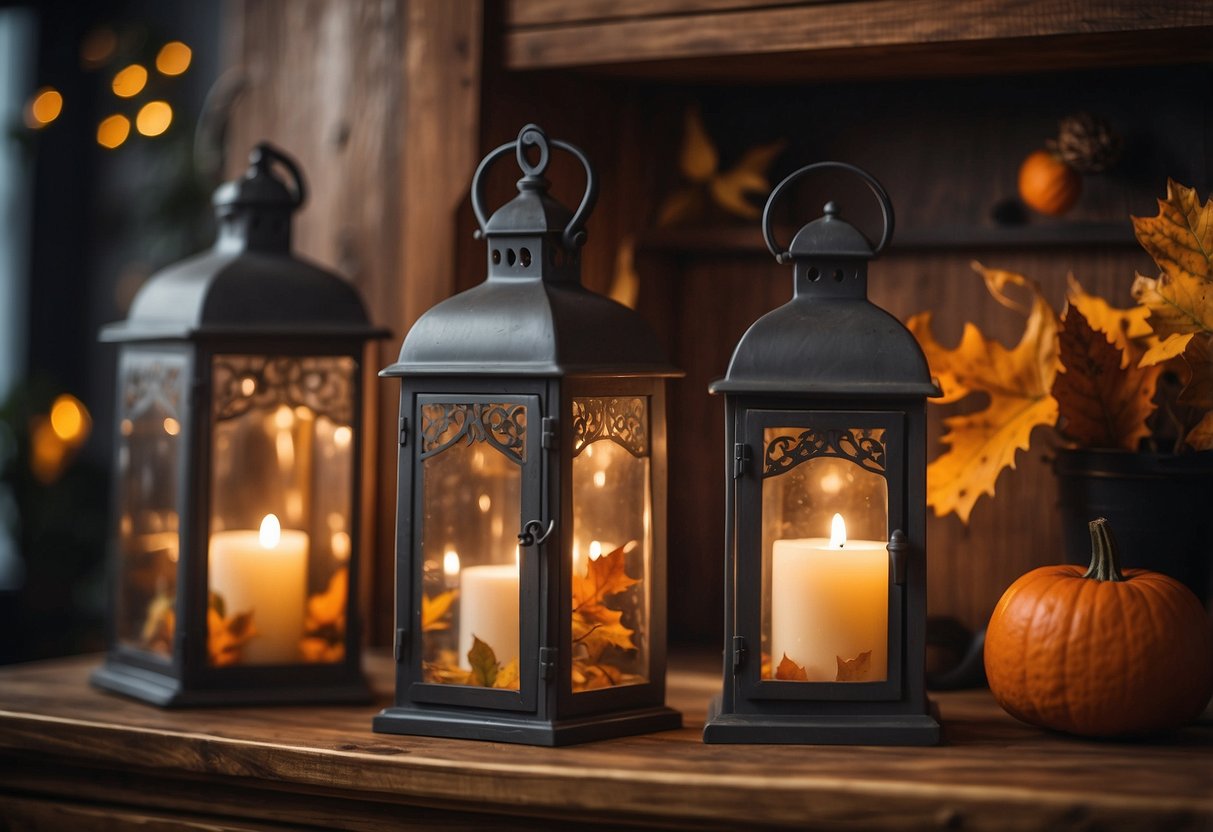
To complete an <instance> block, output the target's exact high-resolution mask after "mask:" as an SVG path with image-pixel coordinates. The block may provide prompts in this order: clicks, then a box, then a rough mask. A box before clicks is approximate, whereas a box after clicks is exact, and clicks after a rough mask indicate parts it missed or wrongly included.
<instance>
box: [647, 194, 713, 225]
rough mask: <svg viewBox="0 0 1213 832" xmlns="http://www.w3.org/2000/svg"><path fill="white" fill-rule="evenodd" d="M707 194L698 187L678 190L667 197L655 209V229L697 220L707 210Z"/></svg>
mask: <svg viewBox="0 0 1213 832" xmlns="http://www.w3.org/2000/svg"><path fill="white" fill-rule="evenodd" d="M707 205H708V201H707V193H706V192H705V191H704V189H703V188H702V187H701V186H699V185H692V186H690V187H686V188H679V189H678V190H676V191H674V192H673V193H672V194H670V195H668V196H667V197H666V198H665V199H664V200H662V202H661V207H660V208H658V209H657V227H658V228H665V227H666V226H670V225H678V224H679V223H684V222H690V221H692V220H696V219H699V218H701V217H702V216H703V214H704V212H705V211H706V210H707Z"/></svg>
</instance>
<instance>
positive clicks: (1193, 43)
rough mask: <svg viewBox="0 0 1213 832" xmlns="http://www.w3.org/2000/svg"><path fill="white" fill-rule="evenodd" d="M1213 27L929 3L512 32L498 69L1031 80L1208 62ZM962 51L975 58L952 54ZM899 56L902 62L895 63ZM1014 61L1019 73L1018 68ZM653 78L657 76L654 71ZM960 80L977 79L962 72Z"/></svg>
mask: <svg viewBox="0 0 1213 832" xmlns="http://www.w3.org/2000/svg"><path fill="white" fill-rule="evenodd" d="M1210 27H1213V6H1210V5H1209V4H1207V3H1204V2H1201V0H1167V2H1159V3H1152V4H1150V5H1149V6H1145V5H1142V4H1126V3H1118V2H1115V0H1088V1H1087V2H1079V3H1075V2H1071V1H1070V0H1035V2H1030V3H1023V2H1017V1H1016V0H971V2H967V3H964V4H959V5H952V6H949V7H948V8H947V11H946V13H941V12H940V7H939V5H938V4H937V3H935V2H933V1H932V0H867V1H866V2H848V3H829V4H824V5H822V4H809V5H804V6H799V7H796V8H786V7H785V8H762V9H753V10H746V11H732V12H709V13H705V14H700V15H695V16H693V17H687V16H672V17H656V18H645V19H635V20H609V21H602V22H595V23H588V24H570V25H563V26H550V27H543V28H536V29H528V28H519V29H513V30H510V31H508V32H507V33H506V34H505V65H506V67H507V68H509V69H543V68H554V67H583V68H584V67H605V66H608V65H638V66H641V65H644V64H647V63H649V62H662V65H663V66H665V70H666V71H668V70H670V69H671V68H672V66H673V64H672V62H678V61H698V63H697V65H696V66H693V67H691V71H692V73H695V72H698V73H700V74H704V73H707V74H711V73H712V72H713V71H714V70H715V71H717V72H719V69H720V67H719V66H717V67H713V66H712V65H711V64H710V62H709V63H707V64H705V63H704V59H719V58H723V57H729V56H738V57H746V58H748V59H750V60H751V61H753V60H754V58H756V57H758V58H759V59H760V60H761V56H767V59H766V61H765V62H766V63H767V65H768V69H767V73H768V76H770V75H772V74H774V75H776V76H781V77H783V78H785V79H786V78H788V77H789V76H790V75H791V76H793V77H803V76H800V75H798V73H796V72H795V71H794V70H793V71H791V72H790V70H791V69H792V68H791V67H790V66H788V65H787V64H785V63H784V62H782V61H776V62H775V64H776V65H772V60H773V56H775V55H779V54H799V55H812V54H815V53H820V54H821V55H822V56H823V58H824V60H822V61H814V62H813V63H812V66H813V67H815V68H816V69H817V70H818V75H819V76H821V77H838V73H839V72H840V71H841V72H842V73H843V74H846V75H849V74H852V73H853V72H856V71H858V72H862V71H863V70H862V64H863V63H865V62H870V61H871V60H873V59H874V58H878V57H879V55H881V54H886V55H888V54H894V56H895V57H894V60H893V61H892V65H890V63H889V62H887V61H886V62H885V64H884V65H883V66H881V67H880V70H879V71H880V73H881V74H884V75H888V74H892V71H891V70H892V67H893V66H896V65H897V64H898V63H900V64H901V65H902V66H903V68H905V69H907V70H910V71H911V72H913V71H914V69H915V66H914V65H915V64H924V62H925V64H926V65H925V66H919V67H918V71H919V72H925V73H932V72H935V71H946V70H947V63H948V62H956V61H959V62H960V63H961V65H962V66H961V67H954V68H953V69H960V68H962V67H963V66H964V65H969V64H970V62H971V59H973V58H980V57H981V55H982V53H985V54H986V55H987V56H989V57H994V58H996V59H997V60H998V61H1000V62H1001V63H1002V64H1003V65H1006V64H1008V63H1009V64H1013V65H1015V66H1016V67H1017V68H1018V69H1026V70H1032V69H1036V70H1039V69H1040V68H1043V67H1042V66H1041V59H1042V54H1041V53H1043V55H1045V56H1051V58H1050V62H1052V63H1054V65H1056V66H1062V65H1075V66H1077V65H1091V63H1090V62H1091V61H1092V60H1094V61H1097V62H1099V63H1100V64H1105V65H1106V64H1107V63H1108V62H1109V57H1108V56H1107V55H1105V54H1104V53H1109V54H1110V55H1115V54H1120V55H1121V56H1122V57H1124V58H1130V57H1131V55H1132V53H1133V52H1136V53H1137V55H1138V57H1137V59H1136V62H1138V63H1148V62H1151V61H1155V60H1177V59H1178V60H1207V59H1208V58H1209V54H1210V46H1209V30H1210ZM1151 32H1154V33H1162V34H1163V35H1164V36H1165V37H1164V38H1163V40H1162V42H1160V41H1159V39H1150V38H1147V37H1146V36H1147V35H1148V34H1149V33H1151ZM1188 35H1191V36H1192V37H1188ZM1068 38H1074V39H1076V42H1077V43H1079V45H1080V46H1081V49H1074V50H1070V51H1071V54H1070V55H1069V58H1070V60H1071V61H1073V63H1071V64H1056V63H1055V62H1056V61H1058V60H1061V59H1064V58H1065V55H1066V51H1067V50H1069V47H1067V46H1066V40H1067V39H1068ZM1193 38H1195V40H1193ZM1017 41H1019V43H1018V45H1017V48H1014V49H1013V48H995V49H991V47H990V44H991V43H992V42H998V43H1002V44H1006V45H1007V46H1008V47H1009V46H1011V45H1012V44H1015V43H1016V42H1017ZM1167 43H1169V48H1167V46H1166V44H1167ZM965 44H969V45H971V46H975V47H977V48H975V49H960V50H958V51H955V52H950V51H949V50H950V49H952V47H955V46H958V45H959V46H964V45H965ZM907 47H915V48H912V49H908V50H907V49H906V48H907ZM921 47H930V48H929V49H923V48H921ZM941 47H942V49H941ZM1059 47H1061V51H1059ZM846 50H863V52H862V54H858V53H857V55H856V60H855V61H847V60H846ZM881 50H883V52H882V51H881ZM896 50H904V51H903V52H902V53H901V54H896ZM1177 52H1179V53H1180V54H1179V55H1177V54H1176V53H1177ZM1017 54H1018V55H1022V56H1024V57H1025V59H1026V61H1027V62H1026V63H1025V62H1024V61H1020V62H1019V63H1018V64H1017V63H1016V56H1017ZM840 62H841V64H840ZM932 62H934V63H937V64H939V66H938V68H934V67H932V66H931V64H932ZM1084 62H1085V63H1084ZM987 66H989V64H987ZM649 69H650V70H653V71H654V72H655V73H656V74H658V75H661V74H662V71H661V70H660V69H658V68H657V67H650V68H649ZM728 69H729V70H732V69H734V67H731V66H730V67H728ZM752 69H753V65H752V64H751V71H752ZM832 70H833V71H832ZM639 71H640V72H642V73H643V72H647V71H649V70H646V69H643V68H642V69H640V70H639ZM968 71H970V72H972V71H974V67H973V66H971V65H970V66H969V69H968Z"/></svg>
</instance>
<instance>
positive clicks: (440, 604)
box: [421, 589, 459, 633]
mask: <svg viewBox="0 0 1213 832" xmlns="http://www.w3.org/2000/svg"><path fill="white" fill-rule="evenodd" d="M458 597H459V590H457V589H448V590H447V591H446V592H440V593H438V594H437V595H435V596H434V597H433V598H431V597H430V596H428V595H422V596H421V632H423V633H433V632H437V631H439V630H449V629H450V627H451V622H450V614H451V604H454V603H455V599H456V598H458Z"/></svg>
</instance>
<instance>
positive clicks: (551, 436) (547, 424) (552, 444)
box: [539, 416, 560, 451]
mask: <svg viewBox="0 0 1213 832" xmlns="http://www.w3.org/2000/svg"><path fill="white" fill-rule="evenodd" d="M540 427H541V431H540V434H539V444H540V445H541V446H542V447H543V448H545V449H546V450H549V451H554V450H555V449H556V448H558V447H560V421H559V420H558V419H556V418H555V417H553V416H544V417H543V422H542V423H541V425H540Z"/></svg>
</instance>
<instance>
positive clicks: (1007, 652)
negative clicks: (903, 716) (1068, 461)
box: [985, 518, 1213, 737]
mask: <svg viewBox="0 0 1213 832" xmlns="http://www.w3.org/2000/svg"><path fill="white" fill-rule="evenodd" d="M1090 529H1091V566H1090V568H1089V569H1087V571H1086V572H1085V573H1084V572H1083V571H1082V567H1080V566H1071V565H1063V566H1042V567H1040V568H1039V569H1034V570H1032V571H1031V572H1029V573H1027V574H1026V575H1024V576H1023V577H1021V578H1019V580H1017V581H1015V583H1013V584H1011V586H1010V588H1009V589H1008V590H1007V591H1006V593H1005V594H1004V595H1003V596H1002V599H1001V600H1000V601H999V602H998V606H997V607H995V609H994V614H993V616H991V618H990V626H989V628H988V630H987V632H986V646H985V665H986V676H987V678H988V679H989V683H990V691H991V692H992V693H993V694H994V698H995V699H996V700H997V701H998V704H999V705H1001V706H1002V707H1003V708H1004V709H1005V710H1006V711H1007V713H1009V714H1011V715H1012V716H1014V717H1016V718H1018V719H1021V720H1023V721H1024V722H1028V723H1031V724H1033V725H1039V726H1042V727H1044V728H1052V729H1055V730H1058V731H1066V732H1068V733H1071V734H1081V735H1085V736H1096V737H1105V736H1117V735H1124V734H1142V733H1150V732H1154V731H1163V730H1169V729H1172V728H1178V727H1179V726H1181V725H1183V724H1184V723H1186V722H1189V721H1190V720H1192V719H1193V718H1195V717H1196V716H1197V715H1198V714H1200V712H1201V710H1202V709H1203V708H1204V707H1205V704H1206V703H1207V702H1208V701H1209V696H1210V695H1211V694H1213V636H1210V632H1209V623H1208V621H1207V619H1206V614H1205V611H1204V609H1203V607H1201V605H1200V602H1199V601H1198V600H1197V599H1196V596H1195V595H1193V594H1192V592H1191V590H1189V589H1188V588H1187V587H1185V586H1184V585H1183V584H1181V583H1179V582H1178V581H1176V580H1174V579H1172V578H1168V577H1167V576H1166V575H1162V574H1160V573H1158V572H1150V571H1147V570H1145V569H1126V570H1124V571H1123V572H1122V571H1121V569H1120V567H1119V565H1118V563H1117V553H1116V545H1115V542H1114V541H1113V539H1112V534H1111V530H1110V529H1109V527H1108V521H1107V520H1105V519H1103V518H1100V519H1098V520H1093V521H1091V523H1090Z"/></svg>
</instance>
